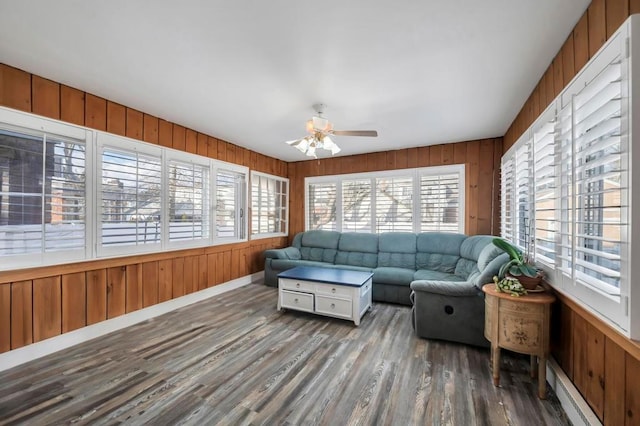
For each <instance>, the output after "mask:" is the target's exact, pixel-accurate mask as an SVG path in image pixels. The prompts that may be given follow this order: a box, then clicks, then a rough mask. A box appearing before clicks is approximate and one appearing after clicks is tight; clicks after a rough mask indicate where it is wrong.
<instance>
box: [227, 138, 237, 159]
mask: <svg viewBox="0 0 640 426" xmlns="http://www.w3.org/2000/svg"><path fill="white" fill-rule="evenodd" d="M225 158H226V161H228V162H230V163H235V162H236V146H235V145H234V144H232V143H228V142H227V154H226V157H225Z"/></svg>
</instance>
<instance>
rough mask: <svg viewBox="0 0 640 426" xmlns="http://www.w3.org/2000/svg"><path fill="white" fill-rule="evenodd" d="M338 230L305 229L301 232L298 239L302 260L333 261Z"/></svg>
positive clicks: (338, 235) (338, 237) (336, 246)
mask: <svg viewBox="0 0 640 426" xmlns="http://www.w3.org/2000/svg"><path fill="white" fill-rule="evenodd" d="M339 239H340V232H335V231H318V230H316V231H307V232H304V233H302V237H301V238H300V240H299V241H296V240H295V239H294V243H299V244H300V247H299V249H300V256H301V257H302V260H311V261H314V262H327V263H333V262H334V261H335V258H336V253H337V250H336V249H337V248H338V240H339Z"/></svg>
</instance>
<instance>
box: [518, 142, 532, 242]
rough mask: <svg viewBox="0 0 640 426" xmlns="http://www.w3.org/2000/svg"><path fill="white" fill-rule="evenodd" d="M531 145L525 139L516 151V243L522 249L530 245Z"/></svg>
mask: <svg viewBox="0 0 640 426" xmlns="http://www.w3.org/2000/svg"><path fill="white" fill-rule="evenodd" d="M531 177H532V176H531V147H530V140H527V141H525V143H523V144H522V145H521V146H520V147H519V148H518V149H516V153H515V211H514V216H515V233H516V234H515V243H516V245H518V246H519V247H520V248H521V249H523V250H525V251H526V250H527V249H528V248H529V247H530V243H531V240H530V234H531V229H530V219H531V216H530V211H531V210H530V209H531Z"/></svg>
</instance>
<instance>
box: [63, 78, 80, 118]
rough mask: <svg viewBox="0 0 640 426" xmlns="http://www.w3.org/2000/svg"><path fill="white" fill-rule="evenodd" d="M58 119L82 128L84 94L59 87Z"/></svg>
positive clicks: (69, 88)
mask: <svg viewBox="0 0 640 426" xmlns="http://www.w3.org/2000/svg"><path fill="white" fill-rule="evenodd" d="M60 119H61V120H62V121H66V122H68V123H72V124H78V125H80V126H84V92H83V91H81V90H78V89H74V88H73V87H69V86H65V85H64V84H62V85H61V86H60Z"/></svg>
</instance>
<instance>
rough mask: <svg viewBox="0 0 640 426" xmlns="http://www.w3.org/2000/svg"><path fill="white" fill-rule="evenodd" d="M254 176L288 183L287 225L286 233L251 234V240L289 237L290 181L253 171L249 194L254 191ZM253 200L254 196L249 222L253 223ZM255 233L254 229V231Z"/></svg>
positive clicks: (250, 199) (250, 201)
mask: <svg viewBox="0 0 640 426" xmlns="http://www.w3.org/2000/svg"><path fill="white" fill-rule="evenodd" d="M254 176H262V177H266V178H269V179H275V180H279V181H281V182H286V183H287V197H286V203H285V206H284V207H285V219H284V221H285V223H286V225H287V226H286V227H285V229H286V231H285V232H263V233H256V234H253V233H252V234H251V235H250V236H249V239H251V240H261V239H264V238H277V237H287V236H289V207H290V206H289V200H290V197H289V194H290V193H291V185H290V183H289V179H288V178H285V177H282V176H276V175H272V174H269V173H264V172H258V171H255V170H252V171H251V181H250V182H249V191H247V192H251V191H253V179H254ZM252 198H253V194H251V196H250V197H249V203H250V204H249V205H250V213H251V214H250V216H249V219H248V220H251V221H253V204H252ZM252 231H253V229H252Z"/></svg>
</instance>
